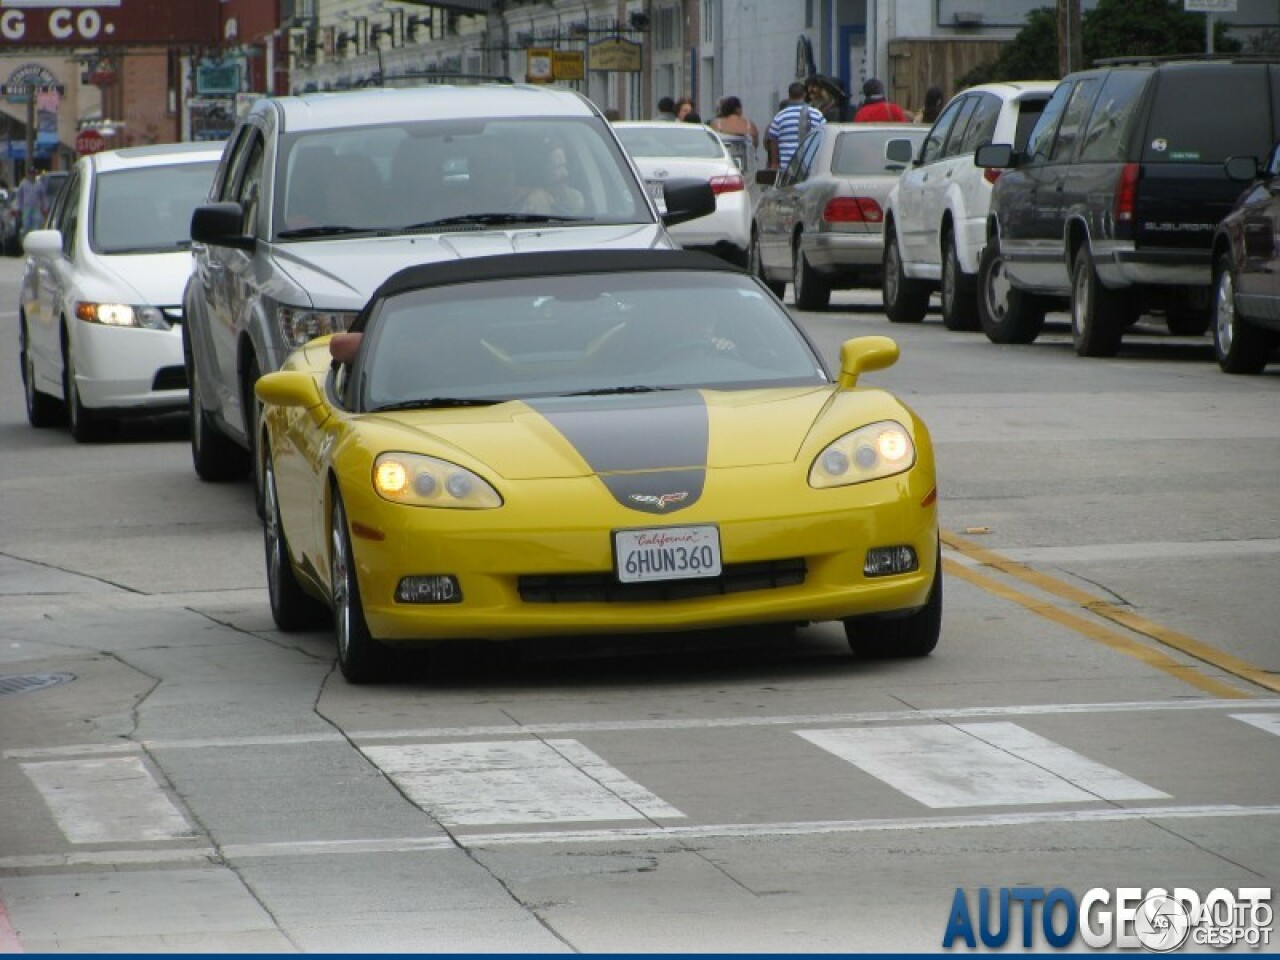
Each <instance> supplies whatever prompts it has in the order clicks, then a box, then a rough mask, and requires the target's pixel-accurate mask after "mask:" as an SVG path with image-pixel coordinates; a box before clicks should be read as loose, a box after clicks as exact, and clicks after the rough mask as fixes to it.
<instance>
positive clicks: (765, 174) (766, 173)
mask: <svg viewBox="0 0 1280 960" xmlns="http://www.w3.org/2000/svg"><path fill="white" fill-rule="evenodd" d="M780 172H781V171H780V170H777V169H776V168H774V167H766V168H765V169H763V170H757V171H756V183H757V184H758V185H759V186H762V187H772V186H773V185H774V184H776V183H777V182H778V174H779V173H780Z"/></svg>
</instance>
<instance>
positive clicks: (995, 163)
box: [973, 143, 1014, 170]
mask: <svg viewBox="0 0 1280 960" xmlns="http://www.w3.org/2000/svg"><path fill="white" fill-rule="evenodd" d="M973 162H974V165H975V166H979V167H994V168H995V169H997V170H1008V169H1009V168H1011V167H1012V166H1013V165H1014V157H1013V146H1012V144H1008V143H984V144H983V145H982V146H980V147H979V148H978V149H977V150H976V151H974V154H973Z"/></svg>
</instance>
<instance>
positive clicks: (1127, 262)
mask: <svg viewBox="0 0 1280 960" xmlns="http://www.w3.org/2000/svg"><path fill="white" fill-rule="evenodd" d="M1278 88H1280V62H1277V63H1268V62H1258V60H1257V59H1256V58H1240V59H1230V58H1228V59H1220V58H1210V59H1196V58H1179V59H1176V60H1154V61H1153V60H1150V59H1147V60H1123V61H1110V62H1108V63H1107V65H1105V66H1100V67H1097V68H1095V69H1091V70H1083V71H1080V72H1078V73H1073V74H1070V75H1069V76H1067V77H1065V78H1064V79H1063V80H1062V82H1061V83H1060V84H1059V85H1058V87H1057V88H1056V89H1055V90H1054V93H1053V96H1052V97H1051V98H1050V100H1049V103H1048V104H1046V106H1045V108H1044V112H1043V113H1042V114H1041V116H1040V120H1039V121H1038V122H1037V123H1036V126H1035V129H1034V130H1032V132H1031V136H1030V138H1029V139H1028V142H1027V146H1026V149H1025V150H1022V151H1019V150H1015V148H1014V146H1013V145H1012V144H992V145H988V146H985V147H982V148H981V149H979V150H978V152H977V155H976V158H975V159H976V162H977V163H979V164H980V165H982V166H985V167H992V168H995V169H1000V170H1003V171H1004V172H1003V174H1002V175H1001V176H1000V179H999V180H997V181H996V185H995V189H994V190H993V191H992V195H991V206H990V215H989V217H988V222H987V247H986V249H985V251H984V253H983V261H982V264H981V266H980V268H979V310H980V317H981V322H982V327H983V329H984V330H985V331H986V333H987V336H988V337H990V338H991V339H992V340H994V341H996V342H997V343H1029V342H1031V341H1032V340H1034V339H1035V338H1036V336H1037V334H1038V333H1039V331H1040V328H1041V327H1042V325H1043V323H1044V314H1045V310H1046V309H1047V308H1049V307H1050V306H1053V305H1055V304H1058V303H1062V302H1067V303H1069V304H1070V311H1071V333H1072V340H1073V342H1074V344H1075V349H1076V353H1077V354H1079V355H1081V356H1092V357H1104V356H1111V355H1113V354H1115V353H1116V351H1117V350H1119V348H1120V343H1121V340H1122V338H1123V336H1124V332H1125V330H1126V329H1127V328H1128V327H1130V326H1131V325H1132V324H1133V323H1135V322H1136V321H1137V320H1138V318H1139V317H1140V316H1141V315H1142V314H1144V313H1152V312H1158V313H1161V314H1163V315H1164V319H1165V323H1166V324H1167V326H1168V329H1169V332H1170V333H1174V334H1181V335H1201V334H1203V333H1204V332H1205V330H1206V329H1207V328H1208V325H1209V316H1210V293H1211V290H1212V284H1213V263H1212V259H1211V254H1212V249H1213V237H1214V233H1215V231H1216V228H1217V224H1218V222H1219V221H1221V220H1222V218H1223V217H1225V216H1226V215H1227V213H1228V211H1230V209H1231V207H1232V204H1233V203H1234V201H1235V198H1236V196H1237V195H1238V194H1239V192H1240V185H1239V183H1237V182H1235V181H1233V180H1231V179H1230V178H1229V177H1228V176H1227V174H1226V171H1225V168H1224V162H1225V161H1226V160H1227V158H1228V157H1232V156H1252V157H1264V156H1266V155H1267V153H1268V152H1269V151H1270V149H1271V145H1272V144H1273V143H1275V142H1276V140H1277V132H1278V130H1277V116H1276V110H1275V108H1274V107H1273V106H1272V102H1273V97H1272V94H1271V91H1273V90H1275V89H1278Z"/></svg>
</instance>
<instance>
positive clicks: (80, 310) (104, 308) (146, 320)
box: [76, 300, 172, 330]
mask: <svg viewBox="0 0 1280 960" xmlns="http://www.w3.org/2000/svg"><path fill="white" fill-rule="evenodd" d="M76 316H77V317H78V318H79V319H81V320H83V321H84V322H85V323H101V324H103V325H104V326H108V327H143V328H145V329H147V330H168V329H169V328H170V327H171V326H172V324H170V323H169V320H168V318H167V317H165V315H164V314H163V313H162V312H160V310H158V309H157V308H156V307H151V306H146V305H140V304H128V303H97V302H95V301H92V300H79V301H77V302H76Z"/></svg>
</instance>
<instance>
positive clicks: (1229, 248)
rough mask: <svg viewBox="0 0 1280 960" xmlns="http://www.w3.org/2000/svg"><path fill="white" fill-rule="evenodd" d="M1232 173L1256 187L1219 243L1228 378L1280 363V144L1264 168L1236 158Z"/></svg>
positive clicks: (1219, 338)
mask: <svg viewBox="0 0 1280 960" xmlns="http://www.w3.org/2000/svg"><path fill="white" fill-rule="evenodd" d="M1226 169H1227V175H1228V176H1230V177H1231V178H1232V179H1234V180H1238V181H1247V180H1252V181H1254V182H1253V183H1252V184H1251V185H1250V186H1249V189H1248V190H1246V191H1245V192H1244V193H1243V194H1242V195H1241V197H1240V199H1239V200H1237V201H1236V205H1235V208H1234V209H1233V210H1232V211H1231V212H1230V213H1229V214H1227V216H1226V217H1224V218H1223V220H1222V222H1221V223H1220V224H1218V230H1217V233H1216V234H1215V235H1214V238H1213V287H1214V297H1213V323H1212V329H1213V349H1214V354H1215V355H1216V356H1217V358H1218V366H1220V367H1221V368H1222V369H1223V370H1224V371H1225V372H1226V373H1261V372H1262V371H1263V369H1264V368H1265V367H1266V365H1267V364H1268V363H1270V362H1272V361H1275V360H1280V357H1277V356H1276V348H1277V347H1280V284H1277V282H1276V278H1277V277H1278V276H1280V244H1278V243H1277V240H1276V237H1277V234H1278V233H1280V144H1277V145H1276V146H1275V147H1274V148H1273V149H1272V151H1271V154H1270V156H1269V157H1268V158H1267V159H1266V162H1265V163H1264V164H1262V165H1259V163H1258V161H1257V159H1256V158H1254V157H1232V158H1231V159H1230V160H1228V161H1227V165H1226Z"/></svg>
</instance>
